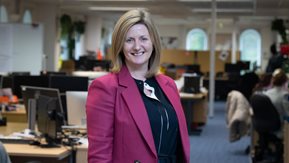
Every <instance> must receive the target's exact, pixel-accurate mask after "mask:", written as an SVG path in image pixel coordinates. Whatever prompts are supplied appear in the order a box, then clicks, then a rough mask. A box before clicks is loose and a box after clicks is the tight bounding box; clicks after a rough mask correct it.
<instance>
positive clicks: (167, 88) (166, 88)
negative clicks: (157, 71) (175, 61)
mask: <svg viewBox="0 0 289 163" xmlns="http://www.w3.org/2000/svg"><path fill="white" fill-rule="evenodd" d="M156 79H157V81H158V83H159V85H160V87H161V88H162V90H163V92H164V93H165V94H166V96H167V97H168V99H169V101H170V103H171V104H172V105H173V108H175V111H176V113H177V116H178V117H179V114H180V112H179V111H180V110H181V109H176V108H180V107H182V106H180V105H179V101H177V100H178V99H180V97H179V96H178V94H177V93H176V90H175V89H174V86H172V85H171V84H170V82H169V81H168V80H166V79H165V78H162V77H161V75H158V76H157V77H156Z"/></svg>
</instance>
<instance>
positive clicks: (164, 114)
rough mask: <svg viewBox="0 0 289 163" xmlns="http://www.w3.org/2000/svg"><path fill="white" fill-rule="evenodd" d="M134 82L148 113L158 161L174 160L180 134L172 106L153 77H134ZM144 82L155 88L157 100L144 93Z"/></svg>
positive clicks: (170, 161) (166, 162) (160, 162)
mask: <svg viewBox="0 0 289 163" xmlns="http://www.w3.org/2000/svg"><path fill="white" fill-rule="evenodd" d="M135 82H136V84H137V86H138V88H139V91H140V93H141V95H142V99H143V102H144V104H145V107H146V111H147V113H148V118H149V120H150V125H151V129H152V133H153V137H154V142H155V147H156V151H157V154H158V158H159V163H173V162H176V153H177V146H178V145H179V143H180V136H179V124H178V119H177V115H176V112H175V110H174V108H173V106H172V105H171V103H170V101H169V100H168V98H167V97H166V96H165V94H164V93H163V91H162V89H161V87H160V86H159V84H158V82H157V81H156V79H155V78H154V77H153V78H149V79H147V80H146V81H145V82H143V81H141V80H137V79H135ZM144 83H146V84H148V85H149V86H150V87H153V88H154V89H155V95H156V97H157V98H158V100H157V99H153V98H151V97H148V96H146V95H145V93H144V91H143V90H144Z"/></svg>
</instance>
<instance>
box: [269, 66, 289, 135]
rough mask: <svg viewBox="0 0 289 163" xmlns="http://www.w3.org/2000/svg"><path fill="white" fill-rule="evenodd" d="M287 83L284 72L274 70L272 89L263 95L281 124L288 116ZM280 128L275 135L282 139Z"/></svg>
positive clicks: (288, 94) (288, 93)
mask: <svg viewBox="0 0 289 163" xmlns="http://www.w3.org/2000/svg"><path fill="white" fill-rule="evenodd" d="M287 81H288V77H287V76H286V74H285V72H284V71H283V70H282V69H276V70H275V71H274V72H273V74H272V80H271V83H272V88H270V89H268V90H267V91H266V92H264V94H266V95H267V96H268V97H269V98H270V100H271V101H272V103H273V105H274V106H275V108H276V109H277V111H278V113H279V114H280V120H281V124H283V123H282V122H283V119H284V117H285V116H288V115H289V99H288V96H289V92H288V86H287ZM282 128H283V127H281V130H280V132H278V133H277V136H278V137H279V138H282V136H283V134H282V132H281V131H283V129H282Z"/></svg>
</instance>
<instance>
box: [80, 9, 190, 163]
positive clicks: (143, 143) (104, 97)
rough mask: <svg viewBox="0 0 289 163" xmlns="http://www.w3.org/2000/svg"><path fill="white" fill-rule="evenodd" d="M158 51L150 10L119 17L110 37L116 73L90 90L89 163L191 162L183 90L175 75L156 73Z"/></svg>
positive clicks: (88, 109)
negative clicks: (182, 97) (178, 86)
mask: <svg viewBox="0 0 289 163" xmlns="http://www.w3.org/2000/svg"><path fill="white" fill-rule="evenodd" d="M160 53H161V43H160V38H159V35H158V32H157V29H156V27H155V25H154V24H153V21H152V19H151V16H150V14H149V13H148V12H147V11H145V10H141V9H135V10H130V11H128V12H126V13H125V14H124V15H123V16H121V17H120V19H119V20H118V22H117V23H116V26H115V29H114V32H113V35H112V56H113V59H112V62H113V69H112V73H110V74H107V75H105V76H102V77H100V78H97V79H95V80H94V81H93V82H92V84H91V85H90V87H89V90H88V97H87V102H86V114H87V133H88V142H89V147H88V162H89V163H96V162H97V163H99V162H121V163H122V162H123V163H126V162H131V163H133V162H134V163H139V162H141V163H189V155H190V151H189V150H190V144H189V136H188V129H187V125H186V119H185V115H184V112H183V108H182V104H181V101H180V96H179V92H178V90H177V87H176V84H175V82H174V81H173V80H172V79H171V78H169V77H167V76H165V75H163V74H159V73H158V71H159V63H160V55H161V54H160Z"/></svg>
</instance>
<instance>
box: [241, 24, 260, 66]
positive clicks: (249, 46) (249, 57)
mask: <svg viewBox="0 0 289 163" xmlns="http://www.w3.org/2000/svg"><path fill="white" fill-rule="evenodd" d="M239 43H240V46H239V47H240V51H241V60H243V61H250V63H251V65H250V69H252V68H255V66H260V65H261V36H260V33H259V32H258V31H256V30H254V29H246V30H245V31H243V32H242V33H241V35H240V41H239Z"/></svg>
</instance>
